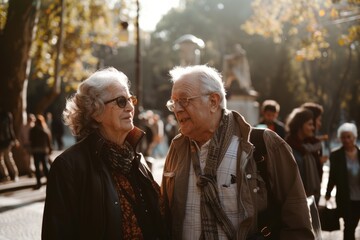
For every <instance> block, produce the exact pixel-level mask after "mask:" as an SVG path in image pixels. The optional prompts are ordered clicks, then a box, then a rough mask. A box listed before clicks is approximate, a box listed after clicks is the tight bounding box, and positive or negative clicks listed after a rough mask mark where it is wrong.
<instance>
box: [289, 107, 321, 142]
mask: <svg viewBox="0 0 360 240" xmlns="http://www.w3.org/2000/svg"><path fill="white" fill-rule="evenodd" d="M313 116H314V114H313V113H312V111H310V110H309V109H306V108H302V107H300V108H295V109H294V110H292V112H291V113H290V115H289V116H288V118H287V120H286V130H287V131H288V132H289V134H290V135H295V134H297V132H298V131H299V129H301V127H302V126H303V125H304V123H306V122H307V121H309V120H310V119H313Z"/></svg>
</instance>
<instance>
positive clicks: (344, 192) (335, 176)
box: [325, 147, 360, 217]
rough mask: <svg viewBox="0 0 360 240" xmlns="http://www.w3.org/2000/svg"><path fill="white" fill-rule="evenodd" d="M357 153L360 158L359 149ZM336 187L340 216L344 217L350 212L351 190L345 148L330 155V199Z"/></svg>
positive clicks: (328, 192)
mask: <svg viewBox="0 0 360 240" xmlns="http://www.w3.org/2000/svg"><path fill="white" fill-rule="evenodd" d="M357 151H358V156H360V150H359V148H357ZM358 161H359V162H360V157H358ZM359 184H360V182H359ZM334 186H336V197H335V198H336V206H337V210H338V214H339V215H340V216H341V217H342V216H344V213H345V212H346V211H347V210H348V209H347V207H349V206H350V204H349V203H350V188H349V181H348V170H347V166H346V156H345V149H344V147H340V148H339V149H336V150H334V151H333V152H332V153H331V154H330V174H329V181H328V185H327V189H326V195H325V196H327V197H330V195H331V191H332V190H333V188H334Z"/></svg>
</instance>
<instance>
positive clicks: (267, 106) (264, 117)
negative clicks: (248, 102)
mask: <svg viewBox="0 0 360 240" xmlns="http://www.w3.org/2000/svg"><path fill="white" fill-rule="evenodd" d="M279 112H280V104H279V103H278V102H276V101H275V100H272V99H267V100H265V101H264V102H263V103H262V105H261V119H260V121H259V123H258V126H259V127H261V126H262V125H264V126H266V127H267V128H269V129H270V130H272V131H274V132H276V133H277V134H278V135H279V136H280V137H281V138H284V137H285V126H284V123H283V122H281V121H280V120H278V116H279Z"/></svg>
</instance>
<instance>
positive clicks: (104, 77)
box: [63, 67, 130, 137]
mask: <svg viewBox="0 0 360 240" xmlns="http://www.w3.org/2000/svg"><path fill="white" fill-rule="evenodd" d="M118 83H120V84H121V85H123V86H124V87H125V88H126V89H127V91H129V88H130V82H129V80H128V78H127V76H126V75H125V74H124V73H122V72H120V71H118V70H116V69H115V68H113V67H109V68H105V69H102V70H98V71H96V72H95V73H93V74H92V75H91V76H90V77H89V78H87V79H86V80H84V81H83V82H82V83H80V85H79V86H78V89H77V92H76V93H75V94H74V95H73V96H72V97H71V98H69V99H67V100H66V107H65V110H64V112H63V119H64V122H65V124H66V125H68V126H69V128H70V129H71V132H72V134H73V135H75V136H79V137H86V136H87V135H89V134H90V133H91V132H93V131H94V130H95V129H97V128H98V127H99V123H98V122H97V121H95V119H94V118H93V116H97V115H100V114H101V113H102V112H103V111H104V108H105V104H104V101H106V100H108V98H109V95H110V93H109V89H110V88H111V87H112V86H114V85H116V84H118Z"/></svg>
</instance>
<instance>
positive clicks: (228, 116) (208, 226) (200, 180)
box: [192, 110, 235, 240]
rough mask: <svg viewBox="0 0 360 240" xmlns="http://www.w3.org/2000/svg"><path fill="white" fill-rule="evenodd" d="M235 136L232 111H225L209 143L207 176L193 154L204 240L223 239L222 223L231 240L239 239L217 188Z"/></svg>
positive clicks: (194, 153) (205, 170) (193, 153)
mask: <svg viewBox="0 0 360 240" xmlns="http://www.w3.org/2000/svg"><path fill="white" fill-rule="evenodd" d="M233 133H234V118H233V114H232V113H231V112H230V111H227V110H224V111H223V115H222V119H221V122H220V125H219V127H218V129H217V130H216V132H215V134H214V136H213V137H212V139H211V141H210V144H209V152H208V156H207V159H206V165H205V169H204V174H201V170H200V163H199V157H198V155H197V152H196V151H192V161H193V167H194V170H195V174H196V176H197V186H198V187H199V188H200V191H201V196H200V214H201V236H200V239H206V240H217V239H219V236H218V231H217V226H216V225H217V224H219V225H220V226H221V227H222V229H223V230H224V232H225V233H226V235H227V237H228V239H234V238H235V228H234V226H233V225H232V223H231V221H230V220H229V218H228V217H227V216H226V214H225V212H224V210H223V209H222V207H221V203H220V198H219V192H218V191H219V190H218V187H217V180H216V173H217V169H218V167H219V165H220V163H221V161H222V159H223V158H224V156H225V153H226V151H227V149H228V147H229V145H230V142H231V138H232V136H233Z"/></svg>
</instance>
